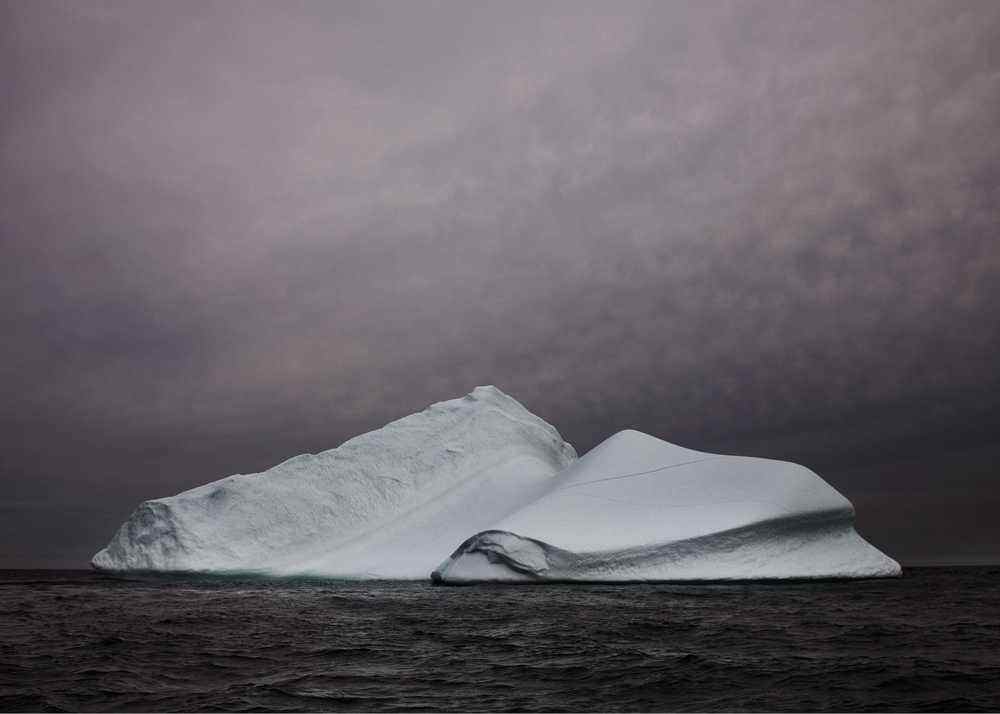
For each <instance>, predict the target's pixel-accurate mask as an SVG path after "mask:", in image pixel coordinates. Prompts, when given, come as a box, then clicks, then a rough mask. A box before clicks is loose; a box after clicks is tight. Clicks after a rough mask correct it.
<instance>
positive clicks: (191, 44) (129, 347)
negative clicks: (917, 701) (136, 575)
mask: <svg viewBox="0 0 1000 714" xmlns="http://www.w3.org/2000/svg"><path fill="white" fill-rule="evenodd" d="M4 12H5V13H6V17H5V18H3V19H4V20H5V21H4V22H2V23H0V26H2V27H3V28H4V29H3V30H2V32H3V35H2V37H0V59H2V62H0V65H2V66H3V67H4V69H3V70H2V71H3V72H4V74H5V82H4V83H5V86H9V87H11V96H12V98H13V101H11V102H10V103H9V108H5V110H4V111H3V113H0V129H2V135H0V166H2V170H0V187H2V188H0V190H2V193H3V195H4V196H5V200H4V204H5V210H4V213H3V215H2V217H0V240H2V251H3V260H2V261H0V304H2V307H0V325H2V326H3V330H4V334H5V336H6V337H7V339H6V340H5V341H4V344H3V345H2V346H0V396H2V397H3V399H4V401H5V403H6V404H7V405H8V406H7V409H6V410H5V413H4V414H3V416H2V418H0V421H2V422H3V424H2V426H3V427H4V433H5V434H6V435H7V437H5V440H6V441H8V442H9V443H8V444H7V445H6V446H5V448H4V450H3V451H4V454H5V455H4V457H3V460H2V461H0V469H2V473H3V478H4V480H5V483H7V484H9V486H8V487H7V489H5V490H6V492H8V493H9V494H11V495H10V498H9V499H7V500H4V501H3V502H2V505H3V507H4V509H5V510H6V511H7V512H8V513H9V514H10V518H9V519H8V520H7V522H8V523H9V524H14V525H11V526H9V528H10V529H11V530H10V532H9V533H5V534H4V536H3V543H4V548H5V550H4V551H3V552H2V553H0V558H2V562H3V563H5V564H12V565H13V564H31V563H48V564H53V563H57V564H58V563H62V564H65V563H77V562H80V558H81V557H82V556H83V555H86V554H87V553H88V552H89V551H90V550H94V549H96V547H97V546H98V545H99V544H100V541H101V540H102V539H103V538H104V537H106V536H107V535H109V534H110V532H111V530H112V529H113V528H114V526H115V525H116V524H117V522H118V521H119V520H120V519H121V518H123V517H124V515H126V514H127V511H128V509H129V508H130V507H131V506H132V505H134V503H135V502H136V501H137V500H140V499H142V498H145V497H149V496H153V495H159V494H164V493H170V492H174V491H176V490H178V489H180V488H184V487H187V486H191V485H194V484H195V483H199V482H202V481H205V480H207V479H210V478H213V477H218V476H222V475H225V474H227V473H230V472H236V471H242V472H247V471H252V470H257V469H260V468H264V467H266V466H267V465H269V464H270V463H272V462H274V461H276V460H279V459H281V458H283V457H284V456H287V455H290V454H292V453H296V452H298V451H303V450H318V449H322V448H328V447H330V446H333V445H335V444H336V443H338V442H339V441H342V440H343V439H345V438H347V437H349V436H351V435H353V434H355V433H358V432H360V431H363V430H365V429H369V428H373V427H376V426H378V425H380V424H381V423H384V422H385V421H387V420H389V419H392V418H395V417H398V416H400V415H403V414H406V413H410V412H412V411H415V410H418V409H420V408H422V407H423V406H425V405H426V404H427V403H429V402H430V401H435V400H438V399H443V398H447V397H451V396H455V395H457V394H460V393H463V392H465V391H468V390H469V389H471V388H472V387H473V386H475V385H476V384H480V383H495V384H497V385H499V386H501V387H502V388H504V389H506V390H508V391H510V392H511V393H512V394H514V395H515V396H517V397H518V398H519V399H521V400H522V401H523V402H525V403H526V405H527V406H528V407H529V408H531V409H533V410H535V411H536V412H538V413H540V414H541V415H543V416H545V417H546V418H548V419H550V420H552V421H553V422H554V423H555V424H556V425H557V426H558V427H559V428H560V429H561V430H562V431H563V433H564V435H566V436H567V438H569V439H570V440H571V441H573V442H574V443H575V444H576V445H577V446H578V448H580V449H581V450H582V449H586V448H589V447H590V446H592V445H593V444H594V443H596V442H597V441H598V440H599V439H601V438H603V437H604V436H606V435H607V434H609V433H611V432H612V431H614V430H617V429H621V428H625V427H629V426H631V427H636V428H640V429H643V430H645V431H649V432H651V433H654V434H656V435H658V436H661V437H663V438H666V439H668V440H676V441H678V442H680V443H685V444H688V445H691V446H694V447H696V448H698V447H700V448H706V449H715V448H718V449H734V450H742V451H747V452H749V453H758V454H761V455H766V456H774V457H779V458H792V459H800V460H803V461H805V462H806V463H808V464H810V465H813V466H815V467H816V468H819V469H822V470H823V473H824V475H825V476H827V477H828V478H830V480H831V481H833V482H834V483H835V484H837V485H838V486H840V487H841V488H843V489H844V490H845V491H847V493H848V495H849V496H852V497H855V496H857V497H858V498H864V499H866V500H865V503H868V504H869V506H868V507H869V508H870V509H871V514H870V515H869V516H868V518H869V520H870V523H871V525H869V526H868V527H869V528H874V529H875V534H876V535H877V536H878V537H879V538H881V539H882V540H881V541H880V542H879V544H880V545H883V546H885V547H887V548H888V549H889V550H890V551H895V552H897V553H899V554H901V555H902V556H904V557H913V558H932V557H944V556H949V557H951V556H953V555H954V554H955V553H957V552H958V548H957V546H956V545H955V543H957V542H958V541H956V540H954V539H953V540H952V541H947V539H946V541H945V542H944V543H943V544H942V545H940V546H939V550H937V551H935V550H933V548H934V547H935V546H933V544H932V543H929V542H928V541H927V540H926V539H922V537H919V536H918V535H917V534H916V533H917V531H919V530H920V526H919V525H916V526H915V527H914V528H913V530H912V532H908V531H906V530H905V529H901V528H894V529H885V528H883V529H882V530H878V525H877V524H878V523H880V522H881V523H890V522H893V523H894V522H897V521H896V520H893V519H894V518H896V519H897V520H898V518H897V516H892V515H891V514H890V511H892V509H893V504H894V503H904V502H908V501H907V499H916V500H914V501H913V503H916V502H917V501H919V502H920V503H923V504H926V503H930V502H932V501H933V498H935V497H940V499H941V502H942V503H944V504H951V505H949V506H948V508H952V509H953V510H954V512H955V513H960V512H961V513H969V512H973V511H974V510H975V509H974V508H973V505H972V504H974V503H976V502H983V499H986V500H988V499H989V498H994V495H993V494H995V475H994V473H993V472H992V471H991V470H990V469H989V468H988V466H987V465H988V464H989V463H992V462H991V461H990V459H992V457H993V456H995V454H994V452H993V451H991V450H990V449H993V448H994V446H995V444H996V434H997V433H998V432H997V427H998V426H1000V399H998V398H997V396H996V395H997V394H1000V390H998V389H997V387H998V386H1000V385H998V379H997V376H996V370H995V366H994V362H995V355H996V354H997V349H998V347H1000V322H998V321H997V319H996V316H997V315H998V314H1000V250H998V247H997V246H998V244H997V240H996V235H997V228H998V226H1000V220H998V219H1000V208H998V206H1000V138H998V137H1000V131H998V130H1000V53H998V51H997V49H996V48H997V47H1000V9H998V8H997V6H996V5H995V4H993V3H986V2H980V3H975V2H972V3H959V2H948V3H945V2H933V3H928V2H909V1H907V2H883V3H868V2H865V3H846V2H845V3H824V4H814V3H802V2H788V3H774V2H767V3H753V2H750V3H746V2H744V3H712V4H704V3H690V4H680V3H671V4H666V3H632V4H627V5H622V4H618V3H592V4H591V3H580V2H571V3H547V4H544V5H542V6H538V5H537V4H536V3H530V4H528V3H525V4H520V5H519V4H510V3H496V4H491V3H484V4H468V3H434V2H425V3H417V4H399V3H389V4H382V3H371V2H365V3H356V4H354V3H306V2H301V3H281V4H273V3H241V4H239V5H235V4H231V3H190V4H185V3H177V4H170V5H169V6H161V5H157V4H154V3H108V2H102V3H97V2H94V3H87V4H82V3H75V4H72V5H66V4H56V3H52V4H49V3H31V4H22V5H17V6H15V5H7V6H5V10H4ZM991 445H993V446H991ZM949 455H951V456H954V458H955V459H956V462H958V463H961V464H963V466H962V469H964V470H963V472H962V473H966V474H971V475H970V476H969V479H968V480H966V481H962V482H961V485H960V487H959V486H955V484H954V482H953V480H954V479H956V478H958V475H956V474H953V473H943V471H945V470H946V469H943V468H942V467H941V464H944V463H947V459H948V458H949ZM915 459H916V461H917V462H919V463H924V464H935V466H934V467H933V468H932V467H930V466H919V464H915V463H914V460H915ZM956 488H957V489H958V491H957V492H956ZM956 493H958V495H955V494H956ZM963 504H965V505H963ZM88 509H89V510H88ZM910 511H913V509H910ZM910 511H907V512H910ZM915 512H917V513H926V509H924V510H920V509H918V510H917V511H915ZM67 514H77V515H75V516H72V519H75V522H76V523H77V525H76V527H75V530H74V529H73V528H69V527H68V526H67V528H65V529H63V530H62V531H60V532H62V533H64V535H62V536H60V535H58V534H54V533H53V530H52V529H51V528H48V529H47V530H45V532H44V533H42V532H41V531H39V532H38V535H37V537H36V538H34V542H32V541H33V539H32V537H31V536H30V533H31V532H32V531H31V528H32V526H31V524H32V523H37V522H41V521H45V520H46V519H53V520H60V519H63V518H70V516H68V515H67ZM81 514H82V515H81ZM928 517H929V516H928ZM60 522H61V521H60ZM970 528H971V530H970V533H969V534H966V535H965V536H963V538H964V540H965V542H974V543H975V544H976V545H975V547H974V548H973V550H975V551H976V552H977V553H986V554H989V553H992V554H994V556H995V555H996V554H997V553H998V552H1000V550H998V549H1000V533H997V532H996V530H995V529H993V530H990V529H991V526H989V525H987V524H985V523H983V524H981V525H980V526H975V527H973V526H970ZM77 531H78V532H81V533H83V532H85V533H87V535H86V536H85V537H84V536H81V537H80V538H77V537H74V536H73V535H72V533H73V532H77ZM26 533H27V534H28V535H26ZM74 548H75V550H74ZM948 548H951V550H948ZM941 549H944V550H941ZM78 551H79V552H78Z"/></svg>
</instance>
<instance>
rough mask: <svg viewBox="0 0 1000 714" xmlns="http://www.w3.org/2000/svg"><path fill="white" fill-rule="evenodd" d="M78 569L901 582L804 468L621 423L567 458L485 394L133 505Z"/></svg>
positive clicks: (546, 431) (491, 391) (560, 443)
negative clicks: (680, 442) (712, 449)
mask: <svg viewBox="0 0 1000 714" xmlns="http://www.w3.org/2000/svg"><path fill="white" fill-rule="evenodd" d="M456 545H457V546H458V547H457V549H456ZM449 554H450V555H449ZM91 562H92V564H93V566H94V567H95V568H97V569H99V570H103V571H109V572H167V573H217V574H257V575H265V576H276V577H289V576H307V577H325V578H387V579H426V578H427V577H428V575H430V577H431V580H432V581H433V582H435V583H440V584H467V583H477V582H550V581H580V582H585V581H601V582H627V581H680V580H745V579H770V578H782V579H785V578H853V577H877V576H892V575H898V574H899V572H900V568H899V565H898V564H897V563H896V562H895V561H894V560H892V559H891V558H888V557H887V556H885V555H884V554H883V553H881V552H880V551H879V550H877V549H876V548H875V547H873V546H872V545H870V544H869V543H867V542H866V541H865V540H864V539H863V538H861V536H860V535H858V533H857V532H856V531H855V529H854V509H853V507H852V506H851V503H850V502H849V501H848V500H847V499H846V498H844V497H843V496H842V495H841V494H840V493H838V492H837V491H836V490H835V489H834V488H833V487H831V486H830V485H829V484H827V483H826V482H825V481H824V480H823V479H821V478H820V477H819V476H817V475H816V474H815V473H813V472H812V471H810V470H809V469H806V468H804V467H802V466H798V465H796V464H792V463H786V462H782V461H773V460H769V459H759V458H749V457H741V456H723V455H718V454H710V453H703V452H700V451H693V450H691V449H686V448H683V447H680V446H676V445H674V444H670V443H668V442H666V441H662V440H660V439H657V438H655V437H652V436H649V435H647V434H642V433H640V432H637V431H632V430H627V431H623V432H620V433H618V434H615V435H614V436H612V437H611V438H609V439H607V440H606V441H604V442H602V443H601V444H599V445H598V446H597V447H595V448H594V449H592V450H591V451H590V452H588V453H587V454H586V455H585V456H583V457H582V458H580V459H578V458H577V455H576V452H575V451H574V449H573V447H572V446H571V445H570V444H568V443H566V442H565V441H564V440H563V439H562V437H561V436H560V435H559V432H558V431H557V430H556V429H555V427H553V426H552V425H550V424H548V423H547V422H545V421H544V420H542V419H541V418H539V417H538V416H535V415H534V414H532V413H531V412H530V411H528V410H527V409H526V408H525V407H523V406H522V405H521V404H520V403H519V402H517V401H516V400H514V399H513V398H511V397H509V396H508V395H506V394H504V393H503V392H501V391H500V390H499V389H496V388H495V387H477V388H476V389H475V390H473V391H472V392H471V393H470V394H468V395H466V396H465V397H461V398H458V399H452V400H449V401H444V402H438V403H436V404H432V405H431V406H429V407H428V408H427V409H425V410H424V411H422V412H419V413H417V414H413V415H410V416H407V417H404V418H402V419H399V420H397V421H394V422H391V423H389V424H387V425H386V426H384V427H382V428H381V429H377V430H375V431H371V432H368V433H367V434H362V435H361V436H357V437H355V438H353V439H350V440H349V441H347V442H345V443H344V444H342V445H341V446H339V447H337V448H335V449H330V450H328V451H324V452H321V453H319V454H304V455H302V456H296V457H294V458H292V459H289V460H288V461H285V462H283V463H281V464H278V465H277V466H274V467H273V468H270V469H268V470H266V471H264V472H261V473H257V474H237V475H235V476H229V477H228V478H224V479H221V480H218V481H214V482H212V483H208V484H205V485H203V486H198V487H197V488H193V489H190V490H188V491H184V492H183V493H179V494H177V495H175V496H169V497H166V498H157V499H154V500H150V501H146V502H144V503H142V504H140V505H139V507H138V508H136V510H135V511H134V512H133V513H132V515H131V516H130V517H129V518H128V520H127V521H126V522H125V523H124V524H122V526H121V527H120V528H119V529H118V531H117V533H116V534H115V535H114V537H113V538H112V539H111V542H110V543H109V544H108V545H107V547H106V548H104V549H103V550H101V551H100V552H98V553H97V554H96V555H95V556H94V557H93V559H92V561H91Z"/></svg>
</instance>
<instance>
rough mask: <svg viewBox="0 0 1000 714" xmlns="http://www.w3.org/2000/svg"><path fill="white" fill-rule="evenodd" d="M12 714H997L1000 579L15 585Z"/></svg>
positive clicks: (9, 587) (17, 576) (3, 673)
mask: <svg viewBox="0 0 1000 714" xmlns="http://www.w3.org/2000/svg"><path fill="white" fill-rule="evenodd" d="M0 710H3V711H66V710H69V711H278V712H285V711H344V710H346V711H426V710H431V711H539V710H541V711H593V710H600V711H689V710H696V711H717V710H724V711H759V710H765V711H790V710H794V711H803V710H834V711H838V710H851V711H864V710H876V711H890V710H905V711H921V710H946V711H976V710H980V711H982V710H992V711H997V710H1000V568H998V567H961V568H909V569H907V570H906V571H905V573H904V576H903V577H901V578H898V579H891V580H866V581H830V582H812V583H783V584H766V583H747V584H701V585H677V584H658V585H615V586H610V585H521V586H511V585H508V586H470V587H457V588H450V587H435V586H432V585H431V584H429V583H424V582H418V583H410V582H382V581H377V582H318V581H277V582H276V581H260V580H227V579H215V578H207V579H195V578H182V579H159V578H157V579H117V578H111V577H107V576H103V575H100V574H97V573H91V572H83V571H0Z"/></svg>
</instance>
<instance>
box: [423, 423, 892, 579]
mask: <svg viewBox="0 0 1000 714" xmlns="http://www.w3.org/2000/svg"><path fill="white" fill-rule="evenodd" d="M899 572H900V568H899V564H898V563H896V562H895V561H894V560H892V559H891V558H888V557H887V556H885V555H884V554H883V553H882V552H880V551H879V550H877V549H876V548H875V547H873V546H872V545H870V544H869V543H867V542H866V541H865V540H864V539H862V538H861V536H859V535H858V534H857V532H856V531H855V530H854V508H853V507H852V506H851V503H850V502H849V501H848V500H847V499H846V498H844V497H843V496H842V495H840V494H839V493H838V492H837V491H835V490H834V489H833V488H832V487H831V486H830V485H829V484H827V483H826V482H825V481H823V479H821V478H820V477H819V476H817V475H816V474H815V473H813V472H812V471H810V470H809V469H807V468H804V467H802V466H798V465H796V464H791V463H786V462H782V461H772V460H769V459H758V458H747V457H740V456H720V455H717V454H708V453H702V452H699V451H692V450H690V449H685V448H682V447H680V446H675V445H673V444H670V443H667V442H665V441H661V440H660V439H657V438H655V437H652V436H648V435H646V434H642V433H640V432H637V431H623V432H620V433H618V434H615V435H614V436H612V437H611V438H610V439H608V440H606V441H604V442H603V443H601V444H600V445H598V446H597V447H595V448H594V449H593V450H592V451H590V452H588V453H587V454H586V455H585V456H583V457H582V458H581V459H579V460H578V461H577V462H576V463H574V464H573V465H572V466H570V467H569V468H567V469H566V470H565V471H564V472H562V473H561V474H560V475H559V476H558V477H557V478H555V479H552V480H550V481H549V482H548V491H547V492H546V493H545V494H543V495H542V496H541V497H539V498H537V499H536V500H534V501H532V502H531V503H529V504H527V505H526V506H524V507H523V508H521V509H519V510H517V511H515V512H513V513H511V514H510V515H508V516H506V517H504V518H502V519H501V520H499V521H497V522H496V523H494V524H492V525H491V526H490V527H489V528H488V529H486V530H484V531H482V532H480V533H476V534H473V535H472V536H471V537H469V538H468V539H467V540H466V541H465V542H463V543H462V544H461V545H460V546H459V548H458V549H457V550H456V551H455V552H454V553H453V554H452V555H451V556H450V557H449V558H447V559H446V560H445V561H444V562H443V563H442V564H441V565H440V566H439V567H438V568H437V569H436V570H435V571H434V573H433V574H432V579H433V580H434V581H436V582H441V583H469V582H481V581H510V582H532V581H642V580H741V579H772V578H850V577H877V576H892V575H898V574H899Z"/></svg>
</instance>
